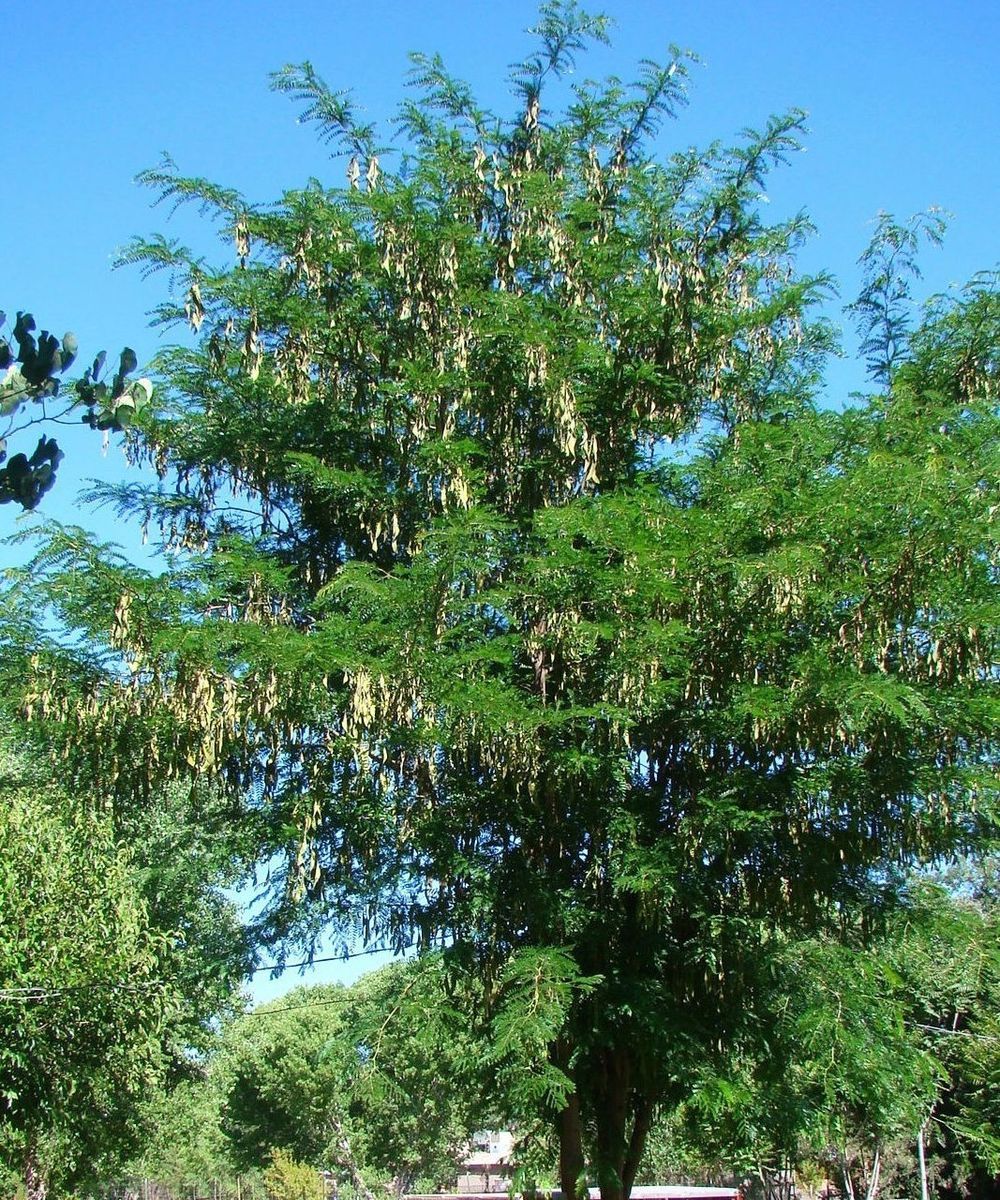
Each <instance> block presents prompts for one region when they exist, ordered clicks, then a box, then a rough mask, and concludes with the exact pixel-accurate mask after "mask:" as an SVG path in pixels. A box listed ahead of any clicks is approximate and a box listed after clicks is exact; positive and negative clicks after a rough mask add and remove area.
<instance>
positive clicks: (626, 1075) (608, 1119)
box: [595, 1050, 632, 1200]
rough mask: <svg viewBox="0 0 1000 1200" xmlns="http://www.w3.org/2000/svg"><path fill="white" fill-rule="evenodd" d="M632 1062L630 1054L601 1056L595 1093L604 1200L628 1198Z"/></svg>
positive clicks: (599, 1176)
mask: <svg viewBox="0 0 1000 1200" xmlns="http://www.w3.org/2000/svg"><path fill="white" fill-rule="evenodd" d="M630 1076H631V1070H630V1063H629V1061H628V1057H627V1055H626V1054H624V1053H622V1052H620V1051H615V1050H606V1051H605V1052H604V1053H603V1054H602V1055H601V1062H600V1080H599V1083H598V1088H597V1093H596V1095H595V1100H596V1106H595V1108H596V1111H595V1119H596V1125H597V1163H596V1166H597V1184H598V1186H599V1187H600V1189H601V1200H626V1196H627V1194H628V1193H627V1192H626V1189H625V1179H624V1176H625V1159H626V1156H627V1153H628V1141H627V1134H626V1128H627V1125H628V1109H629V1100H630V1098H631V1091H632V1089H631V1087H630V1082H631V1080H630Z"/></svg>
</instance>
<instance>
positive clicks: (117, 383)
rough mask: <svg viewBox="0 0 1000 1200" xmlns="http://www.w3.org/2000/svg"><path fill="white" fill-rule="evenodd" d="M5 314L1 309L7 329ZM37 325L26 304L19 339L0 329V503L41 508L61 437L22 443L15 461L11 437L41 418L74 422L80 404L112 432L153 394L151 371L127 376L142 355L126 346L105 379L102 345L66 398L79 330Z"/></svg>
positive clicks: (88, 420)
mask: <svg viewBox="0 0 1000 1200" xmlns="http://www.w3.org/2000/svg"><path fill="white" fill-rule="evenodd" d="M5 321H6V314H4V313H2V312H0V329H2V328H3V326H4V323H5ZM36 328H37V326H36V324H35V318H34V317H33V316H32V315H31V313H22V312H19V313H18V314H17V320H16V321H15V322H14V326H13V329H12V331H11V339H12V340H13V342H14V345H13V346H12V345H11V342H10V341H9V340H8V339H7V338H6V337H4V336H2V335H0V371H2V372H3V375H2V377H0V422H3V424H2V425H0V504H9V503H10V502H11V501H14V502H15V503H17V504H20V506H21V507H22V508H24V509H33V508H36V507H37V506H38V504H39V503H40V501H41V499H42V497H43V496H44V495H45V493H46V492H47V491H48V490H49V489H50V488H51V487H52V485H53V483H54V482H55V477H56V469H57V467H58V466H59V464H60V462H62V459H63V452H62V451H61V450H60V449H59V446H58V445H57V443H56V440H55V438H50V437H48V435H47V434H42V436H41V437H40V438H39V440H38V445H37V446H36V447H35V449H34V450H33V451H32V453H31V455H30V456H29V455H27V454H26V453H25V452H24V451H19V452H18V453H16V454H14V455H13V456H12V457H11V458H10V459H9V461H8V459H7V443H8V440H9V439H10V438H11V437H13V436H15V435H16V434H19V433H21V432H23V431H24V430H25V429H29V428H31V427H32V426H35V425H44V426H47V427H51V426H52V425H67V424H73V423H74V422H73V421H71V420H70V419H69V417H70V413H73V412H74V411H75V410H79V409H80V408H84V410H85V411H84V412H83V421H84V423H85V424H87V425H89V426H90V427H91V429H100V430H102V431H104V432H105V436H107V432H108V431H110V430H117V431H121V430H122V429H125V428H126V427H127V426H128V425H129V424H130V423H131V421H132V418H133V417H134V416H135V413H136V411H138V410H141V409H142V408H144V407H145V405H146V404H148V403H149V399H150V396H151V395H152V384H151V383H150V382H149V380H148V379H136V380H129V379H128V378H127V377H128V375H130V374H131V372H132V371H134V370H135V368H136V365H137V361H136V357H135V352H134V351H133V350H130V349H128V348H127V347H126V348H125V349H124V350H123V351H122V353H121V359H120V361H119V364H118V370H117V371H116V372H115V374H114V376H113V377H112V379H111V381H110V383H109V382H105V381H102V380H101V379H100V375H101V373H102V371H103V369H104V363H105V359H106V355H105V353H104V351H103V350H102V351H101V353H100V354H99V355H98V356H97V358H95V359H94V362H93V364H92V365H91V366H90V367H89V368H88V369H87V371H86V373H85V374H84V376H83V378H82V379H81V380H79V381H78V382H77V383H76V386H75V389H74V392H73V394H72V396H71V398H69V399H67V397H66V393H65V391H63V392H62V393H61V394H60V384H61V382H62V380H61V378H60V376H61V375H62V374H63V372H64V371H66V370H68V369H69V367H70V366H71V365H72V364H73V362H74V361H75V360H76V355H77V350H78V347H79V342H78V340H77V337H76V334H74V333H65V334H63V337H62V339H59V338H57V337H55V336H54V335H53V334H51V333H49V332H48V330H45V329H43V330H42V331H41V333H39V334H38V336H37V337H36V336H35V329H36ZM4 463H6V465H2V464H4Z"/></svg>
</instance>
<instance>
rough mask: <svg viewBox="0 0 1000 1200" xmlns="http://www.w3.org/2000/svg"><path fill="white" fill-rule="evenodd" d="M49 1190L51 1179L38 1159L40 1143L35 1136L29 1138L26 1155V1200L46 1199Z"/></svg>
mask: <svg viewBox="0 0 1000 1200" xmlns="http://www.w3.org/2000/svg"><path fill="white" fill-rule="evenodd" d="M48 1191H49V1181H48V1179H47V1178H46V1175H45V1172H44V1171H43V1170H42V1166H41V1163H40V1162H39V1161H38V1145H37V1143H36V1142H35V1139H34V1138H29V1140H28V1148H27V1150H26V1151H25V1155H24V1197H25V1200H45V1197H46V1196H47V1195H48Z"/></svg>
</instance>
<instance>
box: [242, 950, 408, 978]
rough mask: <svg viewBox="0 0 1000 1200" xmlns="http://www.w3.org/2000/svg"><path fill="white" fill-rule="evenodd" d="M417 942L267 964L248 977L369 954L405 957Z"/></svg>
mask: <svg viewBox="0 0 1000 1200" xmlns="http://www.w3.org/2000/svg"><path fill="white" fill-rule="evenodd" d="M416 945H417V943H416V942H408V943H407V944H406V945H405V946H374V947H371V948H370V949H368V950H350V951H348V952H347V953H346V954H331V955H329V956H327V957H325V958H303V959H302V960H301V961H300V962H286V963H265V964H264V965H263V966H262V967H253V968H252V969H251V970H250V971H248V972H247V974H248V975H257V974H259V973H260V972H261V971H279V972H280V971H286V970H289V969H290V968H292V967H311V966H313V965H314V964H315V963H329V962H347V961H348V960H349V959H352V958H365V957H366V956H367V955H369V954H389V953H392V954H394V955H397V956H399V957H403V956H404V955H405V954H406V951H407V950H413V949H414V948H415V947H416Z"/></svg>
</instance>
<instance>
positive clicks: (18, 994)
mask: <svg viewBox="0 0 1000 1200" xmlns="http://www.w3.org/2000/svg"><path fill="white" fill-rule="evenodd" d="M416 945H417V943H416V942H408V943H407V944H406V945H405V946H370V947H368V948H367V949H365V950H350V951H348V952H347V953H346V954H331V955H326V956H324V957H321V958H311V959H310V958H304V959H301V960H300V961H298V962H290V963H265V964H264V965H263V966H259V967H253V968H251V969H250V970H249V971H248V972H247V975H257V974H259V973H260V972H262V971H277V972H279V973H280V972H281V971H284V970H289V969H292V968H295V967H309V966H313V965H314V964H315V963H331V962H347V961H348V960H350V959H353V958H366V957H368V956H370V955H373V954H389V953H392V954H394V955H396V956H397V957H399V958H404V957H405V956H406V952H407V951H408V950H413V949H415V948H416ZM214 965H216V966H221V965H223V960H222V959H216V960H215V962H214ZM166 986H167V982H166V980H162V979H153V980H149V981H147V982H145V983H132V982H128V981H125V980H120V979H90V980H87V981H86V982H85V983H68V984H61V985H56V986H54V987H42V986H40V985H38V984H26V985H24V986H22V987H10V988H0V1003H2V1002H4V1001H8V1002H9V1001H19V1002H21V1003H30V1002H32V1001H44V1000H57V999H59V998H60V997H62V996H64V995H66V994H67V993H70V992H86V991H121V992H148V991H151V990H154V989H156V988H161V987H166Z"/></svg>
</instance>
